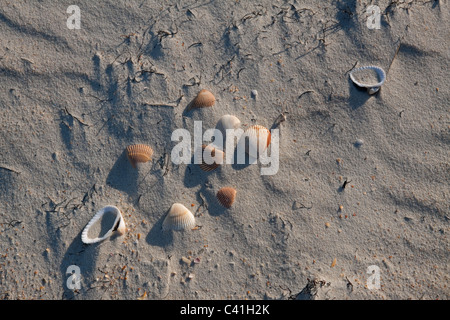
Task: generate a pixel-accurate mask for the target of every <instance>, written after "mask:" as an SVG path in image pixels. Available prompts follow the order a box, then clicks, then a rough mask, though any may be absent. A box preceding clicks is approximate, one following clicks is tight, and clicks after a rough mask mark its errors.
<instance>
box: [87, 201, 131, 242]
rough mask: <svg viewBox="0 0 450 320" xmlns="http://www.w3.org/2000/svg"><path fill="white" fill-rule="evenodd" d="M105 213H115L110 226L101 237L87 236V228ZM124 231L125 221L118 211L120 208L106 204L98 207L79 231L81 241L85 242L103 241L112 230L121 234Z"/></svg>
mask: <svg viewBox="0 0 450 320" xmlns="http://www.w3.org/2000/svg"><path fill="white" fill-rule="evenodd" d="M107 213H113V214H115V215H116V218H115V220H114V223H113V224H112V227H111V228H110V229H109V230H108V231H107V232H106V233H105V234H104V235H103V236H101V237H96V238H89V236H88V232H89V229H90V228H91V227H92V226H93V225H94V224H95V223H96V222H97V221H98V220H99V219H100V218H102V217H103V216H104V215H105V214H107ZM125 231H126V227H125V221H124V220H123V217H122V213H121V212H120V210H119V209H118V208H117V207H115V206H106V207H104V208H102V209H100V210H99V211H98V212H97V213H96V214H95V215H94V217H92V219H91V221H89V222H88V224H87V225H86V227H85V228H84V229H83V232H82V233H81V241H83V242H84V243H86V244H91V243H96V242H100V241H103V240H105V239H106V238H109V237H110V236H111V235H112V233H113V232H117V233H118V234H120V235H123V234H125Z"/></svg>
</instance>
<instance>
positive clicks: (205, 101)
mask: <svg viewBox="0 0 450 320" xmlns="http://www.w3.org/2000/svg"><path fill="white" fill-rule="evenodd" d="M215 102H216V98H215V97H214V95H213V94H212V93H211V92H210V91H208V90H206V89H203V90H201V91H200V92H199V93H198V94H197V96H196V97H195V98H194V100H192V101H191V102H190V103H189V105H188V107H187V111H189V110H191V109H197V108H206V107H212V106H213V105H214V103H215Z"/></svg>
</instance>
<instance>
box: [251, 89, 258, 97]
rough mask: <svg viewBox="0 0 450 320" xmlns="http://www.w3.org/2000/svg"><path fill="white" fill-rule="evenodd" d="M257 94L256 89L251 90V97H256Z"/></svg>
mask: <svg viewBox="0 0 450 320" xmlns="http://www.w3.org/2000/svg"><path fill="white" fill-rule="evenodd" d="M257 96H258V91H256V90H252V98H253V99H256V97H257Z"/></svg>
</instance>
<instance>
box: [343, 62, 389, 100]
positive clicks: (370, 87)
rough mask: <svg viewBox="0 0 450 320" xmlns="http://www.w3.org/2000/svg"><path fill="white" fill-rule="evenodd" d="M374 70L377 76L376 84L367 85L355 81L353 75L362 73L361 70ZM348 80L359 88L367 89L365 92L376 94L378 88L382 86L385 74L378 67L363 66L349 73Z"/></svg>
mask: <svg viewBox="0 0 450 320" xmlns="http://www.w3.org/2000/svg"><path fill="white" fill-rule="evenodd" d="M368 69H371V70H375V72H376V73H377V75H378V83H374V84H369V83H361V82H359V81H358V80H356V78H355V76H354V73H357V72H360V71H363V70H368ZM350 79H351V80H352V81H353V83H354V84H356V85H357V86H358V87H361V88H367V91H368V92H369V94H374V93H376V92H378V90H380V87H381V86H382V85H383V83H384V82H385V81H386V73H385V72H384V70H383V69H382V68H380V67H376V66H365V67H361V68H358V69H355V70H352V71H351V72H350Z"/></svg>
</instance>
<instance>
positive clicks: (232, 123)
mask: <svg viewBox="0 0 450 320" xmlns="http://www.w3.org/2000/svg"><path fill="white" fill-rule="evenodd" d="M240 126H241V120H239V119H238V118H237V117H236V116H233V115H231V114H226V115H224V116H222V117H221V118H220V119H219V121H218V122H217V125H216V128H217V129H219V130H220V131H221V132H222V135H223V136H224V137H225V135H226V133H227V129H237V128H239V127H240Z"/></svg>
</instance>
